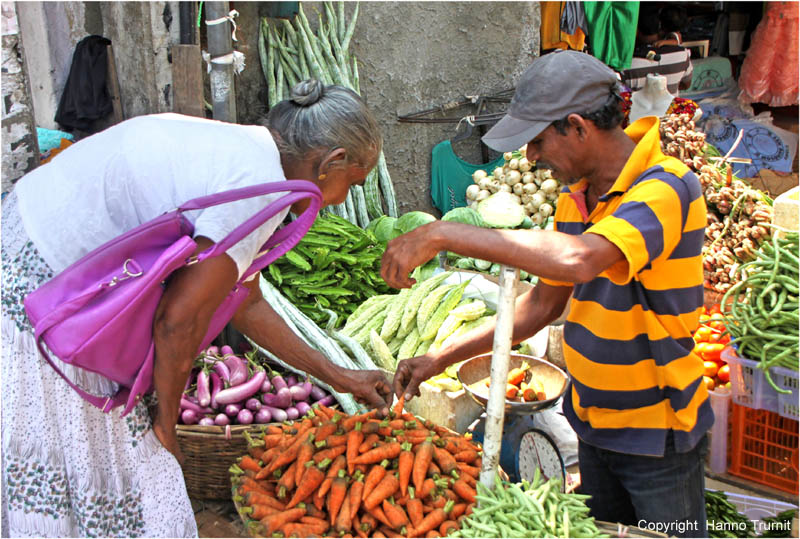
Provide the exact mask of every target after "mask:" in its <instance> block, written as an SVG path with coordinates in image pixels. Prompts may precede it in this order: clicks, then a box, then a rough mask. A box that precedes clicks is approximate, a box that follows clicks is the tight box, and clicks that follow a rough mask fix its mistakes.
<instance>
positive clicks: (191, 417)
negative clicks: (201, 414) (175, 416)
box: [181, 408, 198, 425]
mask: <svg viewBox="0 0 800 539" xmlns="http://www.w3.org/2000/svg"><path fill="white" fill-rule="evenodd" d="M197 420H198V415H197V412H195V411H194V410H190V409H189V408H186V409H185V410H184V411H183V412H181V422H183V424H184V425H194V424H195V423H197Z"/></svg>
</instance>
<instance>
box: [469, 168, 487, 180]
mask: <svg viewBox="0 0 800 539" xmlns="http://www.w3.org/2000/svg"><path fill="white" fill-rule="evenodd" d="M486 176H488V174H486V171H485V170H483V169H481V168H479V169H478V170H476V171H475V172H473V173H472V181H474V182H475V183H478V182H479V181H480V179H481V178H485V177H486Z"/></svg>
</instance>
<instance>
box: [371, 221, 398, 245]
mask: <svg viewBox="0 0 800 539" xmlns="http://www.w3.org/2000/svg"><path fill="white" fill-rule="evenodd" d="M395 221H397V218H396V217H390V216H388V215H381V216H380V217H378V218H376V219H373V221H372V222H371V223H370V224H369V225H367V230H370V227H373V225H374V227H373V228H372V233H373V234H375V239H377V240H378V241H380V242H382V243H386V242H388V241H389V240H390V239H392V238H394V237H395V236H396V234H394V225H395Z"/></svg>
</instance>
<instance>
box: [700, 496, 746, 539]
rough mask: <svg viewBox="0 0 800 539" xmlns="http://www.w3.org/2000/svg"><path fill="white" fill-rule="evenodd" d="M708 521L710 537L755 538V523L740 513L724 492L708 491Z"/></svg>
mask: <svg viewBox="0 0 800 539" xmlns="http://www.w3.org/2000/svg"><path fill="white" fill-rule="evenodd" d="M706 520H707V521H708V536H709V537H712V538H714V537H755V536H756V534H755V525H754V524H753V521H752V520H750V519H749V518H747V517H746V516H745V515H743V514H741V513H740V512H739V508H738V507H736V505H734V504H733V502H731V501H730V500H728V496H727V495H726V494H725V493H724V492H722V491H714V490H707V491H706Z"/></svg>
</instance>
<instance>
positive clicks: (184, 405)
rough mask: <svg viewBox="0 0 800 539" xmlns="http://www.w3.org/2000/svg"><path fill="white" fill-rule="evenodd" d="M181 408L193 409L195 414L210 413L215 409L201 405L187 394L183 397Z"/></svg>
mask: <svg viewBox="0 0 800 539" xmlns="http://www.w3.org/2000/svg"><path fill="white" fill-rule="evenodd" d="M181 409H182V410H191V411H193V412H194V413H195V414H198V415H199V414H210V413H211V412H213V411H214V410H212V409H211V408H205V407H203V406H200V405H199V404H197V403H196V402H192V401H191V400H189V399H188V398H187V397H186V396H185V395H184V396H182V397H181Z"/></svg>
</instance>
